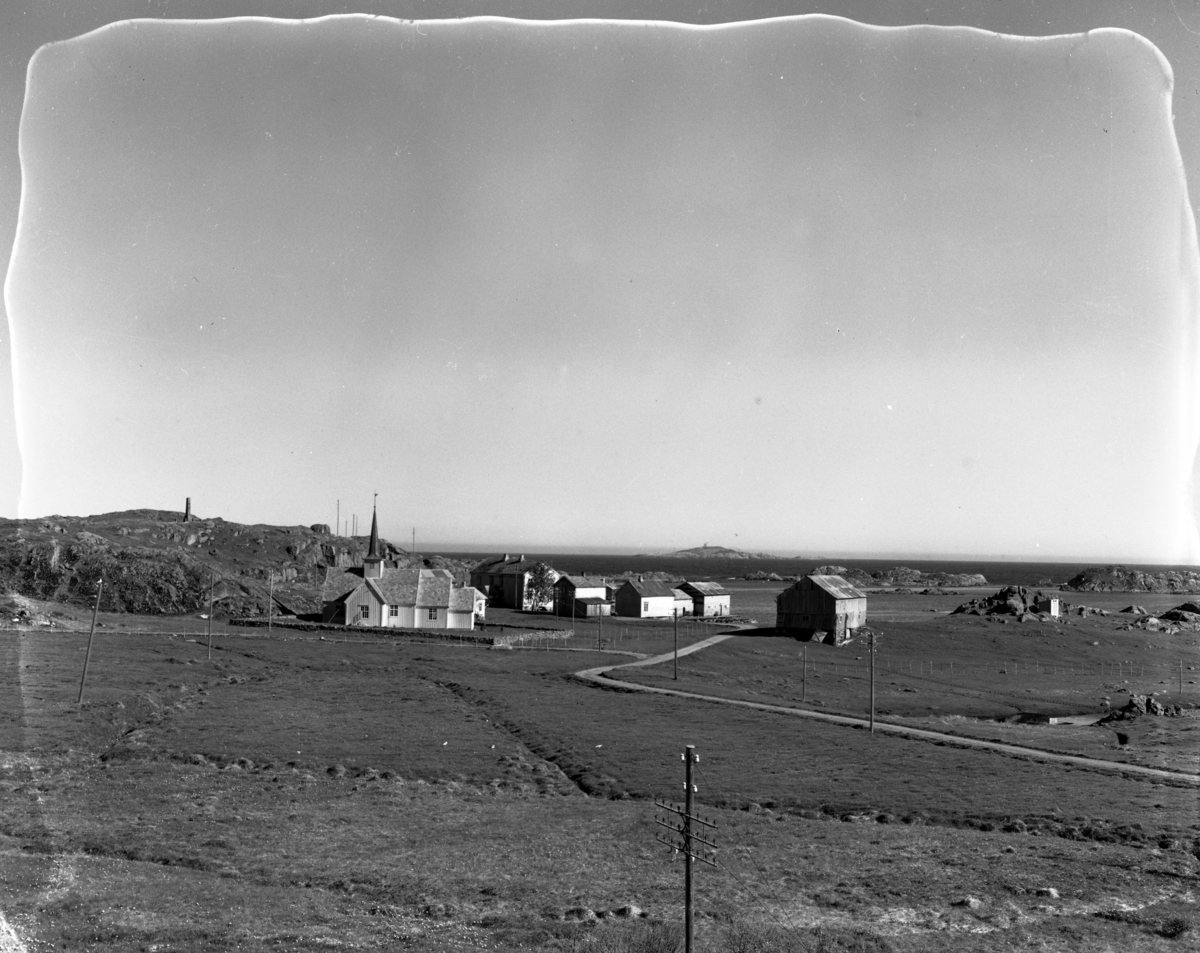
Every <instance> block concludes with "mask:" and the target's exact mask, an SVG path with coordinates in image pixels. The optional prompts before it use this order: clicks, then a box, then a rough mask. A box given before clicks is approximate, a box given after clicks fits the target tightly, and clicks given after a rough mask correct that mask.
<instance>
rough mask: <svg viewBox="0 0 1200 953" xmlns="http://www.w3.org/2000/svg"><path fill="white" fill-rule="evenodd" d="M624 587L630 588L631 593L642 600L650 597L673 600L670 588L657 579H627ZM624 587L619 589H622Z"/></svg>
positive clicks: (673, 596) (673, 595)
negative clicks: (631, 589) (663, 597)
mask: <svg viewBox="0 0 1200 953" xmlns="http://www.w3.org/2000/svg"><path fill="white" fill-rule="evenodd" d="M625 586H632V587H633V591H634V592H636V593H637V594H638V595H639V596H641V597H642V598H643V599H644V598H648V597H650V596H666V597H667V598H668V599H674V598H675V594H674V593H673V592H672V591H671V587H670V586H668V585H667V584H666V583H665V582H659V581H658V580H657V579H627V580H626V581H625ZM625 586H622V587H621V588H622V589H624V588H625Z"/></svg>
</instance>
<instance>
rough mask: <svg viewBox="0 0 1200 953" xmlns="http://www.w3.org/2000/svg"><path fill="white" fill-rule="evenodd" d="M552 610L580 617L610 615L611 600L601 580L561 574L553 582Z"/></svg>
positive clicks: (559, 613) (556, 612) (560, 613)
mask: <svg viewBox="0 0 1200 953" xmlns="http://www.w3.org/2000/svg"><path fill="white" fill-rule="evenodd" d="M554 612H555V614H556V615H565V616H576V617H578V618H581V619H586V618H588V617H589V616H602V615H612V602H611V600H609V598H608V589H607V587H606V586H605V585H604V582H603V581H602V580H599V579H589V578H588V577H587V576H571V575H563V576H559V577H558V581H557V582H555V583H554Z"/></svg>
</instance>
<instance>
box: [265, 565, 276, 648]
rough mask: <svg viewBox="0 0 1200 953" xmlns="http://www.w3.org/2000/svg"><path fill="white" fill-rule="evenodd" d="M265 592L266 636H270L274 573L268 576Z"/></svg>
mask: <svg viewBox="0 0 1200 953" xmlns="http://www.w3.org/2000/svg"><path fill="white" fill-rule="evenodd" d="M268 586H269V588H268V590H267V593H268V594H267V635H270V634H271V616H273V615H274V614H275V573H274V572H272V573H271V575H270V581H269V583H268Z"/></svg>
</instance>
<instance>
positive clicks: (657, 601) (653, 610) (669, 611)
mask: <svg viewBox="0 0 1200 953" xmlns="http://www.w3.org/2000/svg"><path fill="white" fill-rule="evenodd" d="M614 602H615V603H616V609H617V615H624V616H631V617H633V618H635V619H669V618H671V617H672V616H673V615H674V614H675V593H673V592H672V591H671V587H670V586H668V585H667V584H666V583H662V582H656V581H654V580H648V581H643V580H641V579H630V580H629V581H628V582H626V583H625V585H623V586H621V587H620V588H619V589H618V590H617V595H616V599H615V600H614Z"/></svg>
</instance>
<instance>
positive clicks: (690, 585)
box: [679, 582, 729, 596]
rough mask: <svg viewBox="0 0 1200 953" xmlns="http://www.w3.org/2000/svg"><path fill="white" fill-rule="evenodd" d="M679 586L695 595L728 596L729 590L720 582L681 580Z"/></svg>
mask: <svg viewBox="0 0 1200 953" xmlns="http://www.w3.org/2000/svg"><path fill="white" fill-rule="evenodd" d="M679 588H680V589H682V590H683V591H684V592H690V593H691V594H692V595H693V596H727V595H729V590H728V589H726V588H725V587H724V586H722V585H721V584H720V583H719V582H681V583H680V584H679Z"/></svg>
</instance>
